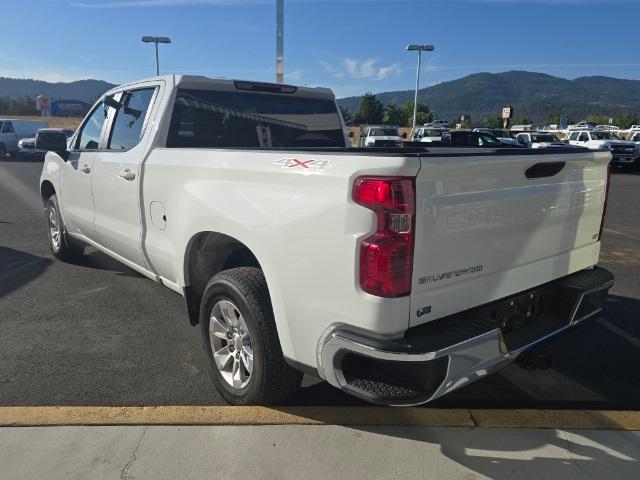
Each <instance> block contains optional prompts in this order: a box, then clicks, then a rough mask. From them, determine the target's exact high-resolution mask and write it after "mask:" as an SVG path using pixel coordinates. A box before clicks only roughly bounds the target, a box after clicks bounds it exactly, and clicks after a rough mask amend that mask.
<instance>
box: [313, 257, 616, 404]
mask: <svg viewBox="0 0 640 480" xmlns="http://www.w3.org/2000/svg"><path fill="white" fill-rule="evenodd" d="M613 283H614V279H613V275H612V274H611V273H609V272H608V271H606V270H604V269H601V268H597V267H596V268H593V269H589V270H584V271H582V272H578V273H576V274H573V275H570V276H568V277H565V278H563V279H560V280H557V281H554V282H551V283H550V284H547V285H543V286H541V287H538V288H537V289H533V290H530V291H527V292H523V293H521V294H518V295H514V296H512V297H508V298H506V299H502V300H499V301H497V302H492V303H491V304H488V305H485V306H482V307H479V308H476V309H473V310H470V311H467V312H462V313H460V314H457V315H454V316H451V317H447V318H444V319H439V320H435V321H434V322H431V323H429V324H426V325H421V326H419V327H415V328H412V329H409V330H408V331H407V332H405V336H404V337H402V338H400V339H394V340H389V339H384V338H375V337H373V336H371V335H370V334H368V333H361V332H357V331H354V330H351V329H349V328H348V327H345V326H342V325H336V326H333V327H331V328H330V329H328V330H327V332H326V333H325V335H323V337H322V339H321V340H320V342H319V345H318V365H319V367H320V368H319V373H320V375H321V376H322V377H323V378H324V379H325V380H327V381H328V382H329V383H330V384H331V385H333V386H335V387H337V388H340V389H341V390H344V391H345V392H347V393H350V394H352V395H355V396H357V397H360V398H363V399H365V400H367V401H370V402H373V403H379V404H386V405H418V404H422V403H426V402H428V401H430V400H433V399H435V398H437V397H440V396H442V395H444V394H446V393H449V392H451V391H453V390H456V389H458V388H460V387H462V386H464V385H466V384H468V383H471V382H473V381H475V380H478V379H480V378H482V377H485V376H486V375H488V374H489V373H491V372H492V371H494V370H496V369H498V368H501V367H502V366H505V365H507V364H509V363H511V362H513V361H514V360H515V359H516V358H517V357H518V355H520V354H521V353H522V352H523V351H525V350H527V349H528V348H530V347H532V346H534V345H536V344H538V343H540V342H543V341H544V340H546V339H548V338H551V337H553V336H556V335H558V334H560V333H562V332H564V331H567V330H569V329H571V328H572V327H574V326H575V325H577V324H579V323H581V322H583V321H585V320H587V319H589V318H593V317H597V316H598V315H599V314H601V313H602V311H603V309H604V303H605V301H606V295H607V293H608V290H609V289H610V288H611V287H612V286H613ZM543 295H544V296H546V297H545V298H546V300H544V311H543V312H539V315H537V316H535V318H533V317H532V316H531V315H530V311H531V310H532V308H533V306H532V305H533V304H534V303H535V302H537V303H538V304H540V305H542V304H543V300H542V297H543ZM527 299H531V300H530V303H531V306H529V307H528V308H529V313H528V314H527V313H526V312H525V314H524V315H525V316H524V317H523V318H532V320H523V322H522V325H520V324H518V325H517V328H514V326H515V323H514V324H509V322H507V321H505V319H511V318H512V317H513V316H514V315H516V313H515V312H516V311H517V309H518V307H519V305H521V304H522V305H524V307H525V308H527ZM523 302H524V303H523ZM514 305H515V306H514ZM536 308H538V307H536ZM540 308H542V307H540Z"/></svg>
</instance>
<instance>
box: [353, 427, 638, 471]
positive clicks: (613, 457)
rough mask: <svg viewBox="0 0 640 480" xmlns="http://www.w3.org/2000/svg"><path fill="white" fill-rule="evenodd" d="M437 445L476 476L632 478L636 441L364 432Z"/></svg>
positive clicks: (554, 434)
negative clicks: (476, 474)
mask: <svg viewBox="0 0 640 480" xmlns="http://www.w3.org/2000/svg"><path fill="white" fill-rule="evenodd" d="M362 430H363V431H367V432H371V433H377V434H380V435H387V436H392V437H394V438H403V439H407V440H412V441H416V442H421V443H428V444H432V445H438V446H439V448H440V453H441V454H442V455H444V456H446V457H447V458H449V459H451V460H453V461H454V462H456V463H457V464H459V465H462V466H464V467H466V468H468V469H470V470H472V471H474V472H476V473H478V474H480V475H484V476H486V477H487V478H491V479H495V480H502V479H504V480H507V479H509V480H510V479H513V478H518V477H519V478H558V477H560V476H564V475H566V476H567V477H568V478H588V477H591V478H608V479H613V478H625V479H626V478H631V476H633V473H632V472H633V471H635V469H636V468H637V466H638V461H639V452H640V437H638V436H637V435H634V434H632V433H630V432H626V433H622V432H619V431H606V432H598V431H595V430H578V431H565V430H522V429H503V428H500V429H473V430H471V429H467V428H458V429H441V428H420V427H412V428H411V427H409V428H406V427H405V428H384V429H382V428H363V429H362Z"/></svg>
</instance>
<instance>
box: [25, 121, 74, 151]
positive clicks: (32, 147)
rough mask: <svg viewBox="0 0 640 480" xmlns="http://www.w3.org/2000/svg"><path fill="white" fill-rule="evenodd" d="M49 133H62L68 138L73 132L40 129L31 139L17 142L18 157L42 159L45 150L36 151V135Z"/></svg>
mask: <svg viewBox="0 0 640 480" xmlns="http://www.w3.org/2000/svg"><path fill="white" fill-rule="evenodd" d="M51 132H62V133H64V135H65V136H66V137H67V138H69V137H71V135H73V130H71V129H69V128H41V129H40V130H38V132H37V133H36V135H35V136H34V137H33V138H23V139H22V140H20V141H19V142H18V157H20V158H35V159H40V158H44V155H45V153H47V152H46V151H45V150H38V149H36V136H37V135H38V134H46V133H51Z"/></svg>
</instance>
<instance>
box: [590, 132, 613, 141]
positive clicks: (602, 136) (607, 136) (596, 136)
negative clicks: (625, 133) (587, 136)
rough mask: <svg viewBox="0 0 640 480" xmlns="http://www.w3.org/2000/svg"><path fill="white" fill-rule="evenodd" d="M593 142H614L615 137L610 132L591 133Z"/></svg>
mask: <svg viewBox="0 0 640 480" xmlns="http://www.w3.org/2000/svg"><path fill="white" fill-rule="evenodd" d="M591 138H592V139H593V140H616V136H615V135H614V134H613V133H611V132H591Z"/></svg>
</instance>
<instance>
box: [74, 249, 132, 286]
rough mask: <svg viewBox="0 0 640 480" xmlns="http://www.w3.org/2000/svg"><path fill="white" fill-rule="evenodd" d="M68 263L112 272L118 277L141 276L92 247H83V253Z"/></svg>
mask: <svg viewBox="0 0 640 480" xmlns="http://www.w3.org/2000/svg"><path fill="white" fill-rule="evenodd" d="M70 263H72V264H73V265H76V266H78V267H85V268H93V269H96V270H104V271H109V272H113V273H115V274H116V275H118V276H120V277H133V278H142V275H140V274H139V273H137V272H136V271H134V270H131V269H130V268H129V267H127V266H126V265H124V264H122V263H120V262H118V261H117V260H114V259H113V258H111V257H110V256H109V255H106V254H104V253H102V252H100V251H98V250H96V249H94V248H93V247H88V246H87V247H85V254H84V255H82V256H80V257H79V258H78V259H77V260H74V261H73V262H70Z"/></svg>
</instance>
